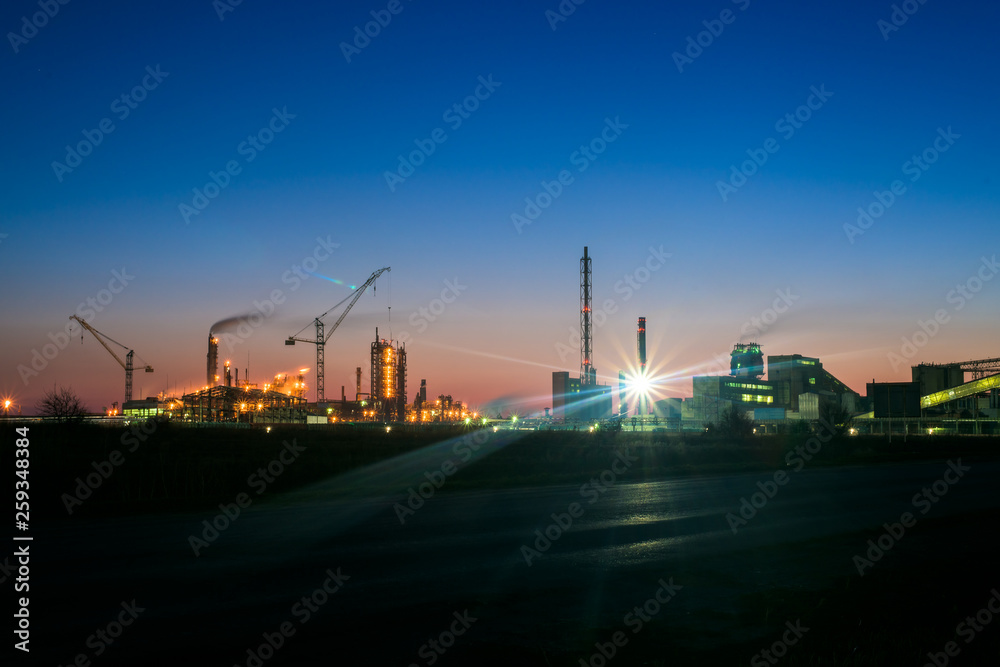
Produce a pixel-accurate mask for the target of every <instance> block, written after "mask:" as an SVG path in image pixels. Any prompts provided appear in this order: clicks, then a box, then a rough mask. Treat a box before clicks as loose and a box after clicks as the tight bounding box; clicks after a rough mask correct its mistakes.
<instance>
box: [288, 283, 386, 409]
mask: <svg viewBox="0 0 1000 667" xmlns="http://www.w3.org/2000/svg"><path fill="white" fill-rule="evenodd" d="M391 270H392V269H391V268H389V267H388V266H383V267H382V268H381V269H379V270H378V271H376V272H375V273H373V274H372V275H371V277H369V278H368V280H366V281H365V284H364V285H362V286H361V287H359V288H358V289H357V290H355V292H354V294H351V295H348V296H347V297H346V298H344V299H343V300H342V301H341V302H340V303H338V304H337V305H335V306H333V308H330V310H328V311H326V312H325V313H323V314H322V315H320V316H319V317H317V318H316V319H315V320H314V321H313V324H314V325H315V326H316V339H315V340H310V339H308V338H299V337H298V336H299V334H301V333H302V332H303V331H305V330H306V329H308V328H309V325H308V324H307V325H306V326H304V327H302V329H300V330H299V331H298V332H297V333H295V334H294V335H292V336H289V337H288V339H287V340H286V341H285V345H295V343H296V342H299V343H311V344H313V345H315V346H316V402H317V403H322V402H323V401H325V400H326V392H325V390H324V388H323V373H324V371H323V369H324V362H323V352H324V347H325V346H326V342H327V341H328V340H330V336H332V335H333V332H334V331H336V330H337V327H339V326H340V323H341V322H343V321H344V318H345V317H347V313H349V312H351V308H353V307H354V304H355V303H357V301H358V299H360V298H361V295H362V294H364V292H365V290H366V289H368V286H369V285H371V284H373V283H374V282H375V279H376V278H378V277H379V276H380V275H382V274H383V273H384V272H385V271H391ZM348 299H350V303H349V304H347V308H345V309H344V312H343V313H341V314H340V317H338V318H337V321H336V322H334V323H333V326H332V327H330V331H329V332H328V333H326V334H324V333H323V331H324V328H325V325H324V324H323V318H324V317H326V316H327V315H328V314H329V313H330V312H331V311H333V310H336V309H337V308H339V307H340V306H341V305H342V304H343V303H344V301H347V300H348Z"/></svg>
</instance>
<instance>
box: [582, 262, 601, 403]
mask: <svg viewBox="0 0 1000 667" xmlns="http://www.w3.org/2000/svg"><path fill="white" fill-rule="evenodd" d="M591 315H592V309H591V273H590V256H589V255H588V254H587V246H583V257H581V258H580V386H581V387H594V386H596V385H597V370H596V369H594V366H593V353H594V340H593V327H592V321H593V320H592V317H591Z"/></svg>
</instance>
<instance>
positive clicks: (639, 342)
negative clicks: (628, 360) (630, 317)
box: [636, 317, 647, 416]
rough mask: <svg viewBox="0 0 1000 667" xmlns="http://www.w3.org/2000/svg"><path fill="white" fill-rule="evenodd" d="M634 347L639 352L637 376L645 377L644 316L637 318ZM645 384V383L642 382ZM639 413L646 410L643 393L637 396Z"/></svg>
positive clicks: (642, 413)
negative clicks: (637, 329)
mask: <svg viewBox="0 0 1000 667" xmlns="http://www.w3.org/2000/svg"><path fill="white" fill-rule="evenodd" d="M636 347H637V348H638V353H639V377H641V378H645V377H646V318H645V317H640V318H639V332H638V333H637V334H636ZM643 384H645V383H643ZM638 403H639V410H638V411H639V415H640V416H641V415H644V414H646V412H647V409H646V396H645V394H640V396H639V400H638Z"/></svg>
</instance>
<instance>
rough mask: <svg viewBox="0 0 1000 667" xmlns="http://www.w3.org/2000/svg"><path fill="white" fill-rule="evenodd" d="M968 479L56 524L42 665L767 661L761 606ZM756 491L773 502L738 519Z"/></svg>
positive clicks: (978, 499) (992, 499) (266, 509)
mask: <svg viewBox="0 0 1000 667" xmlns="http://www.w3.org/2000/svg"><path fill="white" fill-rule="evenodd" d="M613 463H614V462H613V461H609V469H610V468H611V466H612V464H613ZM963 465H964V466H965V467H967V468H968V470H965V469H961V471H960V472H961V474H960V475H959V473H958V472H955V470H956V469H957V467H955V466H949V465H948V464H947V463H945V462H933V463H912V464H898V465H884V466H877V467H872V468H863V467H849V468H823V469H810V468H809V467H808V466H806V467H805V468H804V469H803V470H801V471H794V470H792V469H787V470H786V471H783V472H784V473H785V474H787V479H785V482H784V484H778V483H777V482H775V481H774V477H773V475H772V474H771V473H753V474H740V475H727V476H712V477H703V478H687V479H681V480H675V481H659V482H651V483H633V482H630V480H629V476H630V473H631V472H632V471H631V470H630V469H627V468H625V466H624V463H622V462H619V463H618V464H617V468H618V471H619V473H620V474H618V473H616V474H615V475H614V478H615V480H614V483H613V484H607V482H608V481H610V480H611V475H610V474H608V475H605V478H604V481H603V482H602V481H601V480H600V479H597V480H580V484H578V485H573V486H551V487H541V488H527V489H512V490H502V491H473V492H450V493H449V492H447V491H448V489H443V490H441V491H437V492H436V493H435V494H434V495H433V496H432V497H430V498H429V499H427V500H425V501H424V503H423V505H422V506H420V507H419V508H418V509H416V510H414V511H413V512H412V513H404V514H403V519H404V521H402V522H401V520H400V514H401V512H400V509H399V506H402V505H403V504H404V503H405V501H406V495H407V493H406V488H405V487H404V488H398V489H396V490H394V491H393V490H388V489H381V490H378V492H381V493H385V495H384V496H382V497H372V496H368V497H362V496H360V495H359V494H358V492H357V491H354V492H350V493H345V492H344V491H343V490H342V488H343V486H344V485H342V484H341V483H340V480H330V481H329V482H327V483H325V484H323V485H319V486H318V487H317V488H315V489H313V490H312V491H311V492H310V494H308V497H309V498H310V500H308V501H305V502H302V501H296V500H295V499H277V500H275V499H272V501H271V502H270V503H267V504H263V503H262V502H261V501H255V502H254V504H253V505H251V506H250V507H249V508H247V509H242V510H241V512H240V515H239V516H238V518H236V519H234V520H229V519H227V520H226V521H223V520H222V519H218V525H220V526H223V525H224V524H225V523H226V522H227V521H228V523H229V526H228V527H226V528H225V529H223V530H221V531H219V532H218V534H217V536H213V533H211V532H209V533H207V534H206V533H204V529H205V526H204V524H203V523H202V522H203V521H209V522H211V521H212V520H213V519H214V518H216V517H215V514H217V513H212V512H204V513H196V514H183V515H181V514H175V515H156V516H150V517H128V518H115V519H103V520H66V521H61V522H59V523H58V524H50V525H48V526H44V527H41V528H40V529H39V530H37V531H36V533H35V539H34V542H33V543H32V546H31V550H32V589H31V593H32V598H31V608H32V610H33V614H34V616H33V622H34V625H33V639H32V649H33V650H32V656H31V658H32V664H43V663H44V664H58V665H70V664H74V661H77V662H76V663H75V664H79V665H84V666H85V663H87V662H89V664H93V665H112V664H132V665H139V664H143V665H150V664H184V663H185V662H187V663H191V664H197V665H201V664H218V665H226V666H228V665H246V666H248V667H254V666H255V665H277V664H282V665H285V664H304V665H305V664H370V665H382V664H386V665H388V664H395V665H410V664H416V665H431V664H498V663H502V662H506V663H508V664H540V665H545V664H553V665H554V664H579V663H578V662H577V660H579V659H583V660H584V661H585V664H587V662H588V661H591V655H592V654H594V653H595V651H599V650H600V648H599V647H595V642H597V643H598V644H601V643H603V644H604V645H605V648H606V650H607V651H610V650H611V649H610V648H608V647H613V648H614V653H615V657H614V660H615V661H616V664H623V665H627V664H641V662H642V661H640V660H638V655H639V654H634V655H632V656H630V653H629V652H630V649H632V647H633V646H635V645H636V643H637V642H638V640H639V639H640V638H644V639H645V640H646V641H649V640H650V638H651V637H652V636H653V635H654V633H655V635H656V637H657V638H658V639H657V640H658V641H660V640H662V641H663V642H666V643H669V644H670V645H674V646H683V647H685V649H686V650H690V651H693V652H696V653H697V652H706V654H710V653H711V651H712V649H713V646H719V645H721V644H733V643H736V644H739V643H743V642H748V643H749V645H753V643H754V642H759V643H760V645H761V646H762V647H763V646H766V645H769V644H770V642H771V641H772V640H773V637H770V636H767V635H762V634H761V631H760V629H759V628H755V627H754V625H753V624H748V623H747V622H746V619H745V618H743V616H742V615H741V614H742V612H744V611H745V605H746V599H747V596H748V595H749V596H752V595H753V594H754V593H756V592H760V591H767V590H774V589H777V588H781V589H791V590H799V591H823V590H824V589H825V588H826V587H827V586H829V585H830V582H831V581H832V580H833V579H834V578H835V577H843V576H845V575H852V576H859V578H860V575H858V574H857V565H856V563H855V562H854V560H853V557H854V556H855V555H860V556H864V554H865V551H866V549H868V545H867V543H866V541H867V539H869V538H870V539H873V540H877V539H878V538H879V537H880V536H882V535H883V533H885V529H884V528H883V524H884V523H886V522H889V523H892V522H900V521H901V516H902V515H903V514H904V513H905V512H909V513H910V514H912V515H913V520H914V522H915V524H916V525H917V526H919V525H920V524H921V522H932V521H934V520H935V519H941V518H943V517H959V516H962V515H966V514H969V513H973V512H981V511H983V510H994V509H996V508H997V507H998V506H1000V494H997V492H996V488H997V481H998V480H1000V463H996V462H991V461H982V462H976V461H971V460H970V461H963ZM948 470H952V472H950V473H947V471H948ZM781 479H782V478H780V477H779V480H778V482H780V481H781ZM938 480H944V481H943V482H939V481H938ZM420 481H421V478H416V479H414V480H412V482H413V483H414V484H417V483H419V482H420ZM758 482H760V483H762V484H763V485H764V487H765V490H761V488H760V487H759V486H758ZM768 482H772V483H774V486H773V487H772V486H770V485H769V484H768ZM935 482H938V483H937V486H936V487H935V486H934V484H935ZM446 483H447V482H446ZM352 488H356V487H354V486H352ZM426 488H427V487H425V489H426ZM923 489H928V490H929V493H930V496H924V497H922V498H921V497H919V496H918V497H917V498H916V499H915V498H914V497H915V496H917V495H918V494H921V493H922V490H923ZM942 491H943V493H942ZM755 492H760V495H758V496H757V497H756V498H752V497H751V496H752V494H754V493H755ZM765 492H767V493H770V494H771V495H773V497H772V498H766V495H767V493H765ZM931 496H933V498H932V497H931ZM299 497H300V498H301V497H302V496H299ZM317 498H320V499H319V500H318V499H317ZM324 498H329V499H324ZM741 498H747V500H748V502H749V501H751V500H753V501H756V503H757V504H758V505H760V507H759V509H756V515H755V516H752V517H750V518H749V519H746V523H745V524H736V523H734V522H733V521H732V519H731V518H730V519H727V514H729V513H732V515H734V516H737V515H738V513H739V509H740V504H741ZM765 499H766V502H762V501H763V500H765ZM223 500H225V502H229V503H232V502H234V500H235V499H223ZM397 503H398V504H399V506H396V504H397ZM414 504H416V503H414ZM925 508H926V510H925ZM744 512H745V516H749V510H746V509H744ZM553 514H555V515H556V516H555V517H553ZM570 519H571V521H572V522H571V524H570V522H569V520H570ZM559 524H562V525H561V526H560V525H559ZM732 525H736V528H737V530H736V532H735V534H734V531H733V530H732ZM904 528H905V529H906V530H910V531H912V530H914V529H913V528H906V526H904ZM536 530H537V531H539V532H540V533H541V534H543V535H544V534H546V532H547V533H548V538H547V541H544V540H541V539H540V538H539V534H536V532H535V531H536ZM192 536H197V537H200V538H201V539H202V540H204V542H203V543H201V544H200V546H198V547H197V550H198V551H199V554H200V555H195V550H196V549H195V547H193V546H192ZM906 540H907V535H906V534H903V536H902V537H900V538H898V540H897V539H895V538H894V542H895V544H894V545H893V547H892V548H890V549H888V550H887V555H886V556H885V558H884V559H882V560H880V561H879V562H873V563H872V565H871V567H870V568H867V569H866V573H870V572H873V571H876V570H878V568H880V567H890V565H888V563H890V562H891V560H892V558H893V556H892V551H893V550H897V551H898V550H899V549H901V548H902V547H904V546H905V545H906ZM925 542H926V540H923V541H922V542H921V543H922V544H923V543H925ZM888 543H889V542H888V538H883V544H888ZM914 543H916V538H914ZM921 548H923V547H921ZM939 548H941V549H952V548H961V545H960V544H957V545H956V544H950V545H940V546H939ZM529 561H530V564H529ZM984 586H985V588H984V589H983V590H984V593H986V592H987V591H989V585H988V582H984ZM133 601H134V604H133ZM654 601H655V602H654ZM784 620H786V619H778V621H779V625H780V621H784ZM787 620H789V621H793V620H794V619H787ZM119 622H120V623H121V624H122V626H121V627H118V626H117V623H119ZM650 628H652V629H650ZM283 630H284V632H283ZM619 631H621V632H622V633H623V634H620V635H617V637H618V639H619V646H613V644H608V643H607V642H613V639H614V637H615V636H616V634H615V633H616V632H619ZM997 631H998V632H1000V629H998V630H997ZM119 633H120V634H119ZM116 635H117V636H116ZM643 635H648V636H647V637H643ZM268 636H269V637H270V638H271V641H270V643H268V640H267V637H268ZM623 639H624V643H622V641H621V640H623ZM432 642H433V643H432ZM666 643H665V644H664V645H667V644H666ZM630 644H631V645H630ZM262 646H263V649H262V648H261V647H262ZM274 646H277V648H273V647H274ZM81 655H82V656H83V658H80V657H79V656H81ZM751 657H752V655H750V654H748V655H747V656H746V661H744V663H743V664H749V662H750V659H751ZM668 663H669V660H667V659H666V658H665V660H664V662H663V664H668ZM589 664H595V665H596V664H599V661H591V662H590V663H589ZM649 664H653V663H649Z"/></svg>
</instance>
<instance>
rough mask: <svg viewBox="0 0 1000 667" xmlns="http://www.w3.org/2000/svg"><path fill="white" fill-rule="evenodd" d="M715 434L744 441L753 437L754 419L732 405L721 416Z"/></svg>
mask: <svg viewBox="0 0 1000 667" xmlns="http://www.w3.org/2000/svg"><path fill="white" fill-rule="evenodd" d="M714 432H715V433H717V434H718V435H721V436H724V437H727V438H737V439H740V440H743V439H746V438H749V437H750V436H752V435H753V419H751V418H750V416H749V415H748V414H747V413H745V412H743V411H742V410H740V409H739V408H737V407H736V406H735V405H731V406H729V407H728V408H726V409H725V410H724V411H723V412H722V414H721V415H719V425H718V427H717V428H716V429H715V430H714Z"/></svg>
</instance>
